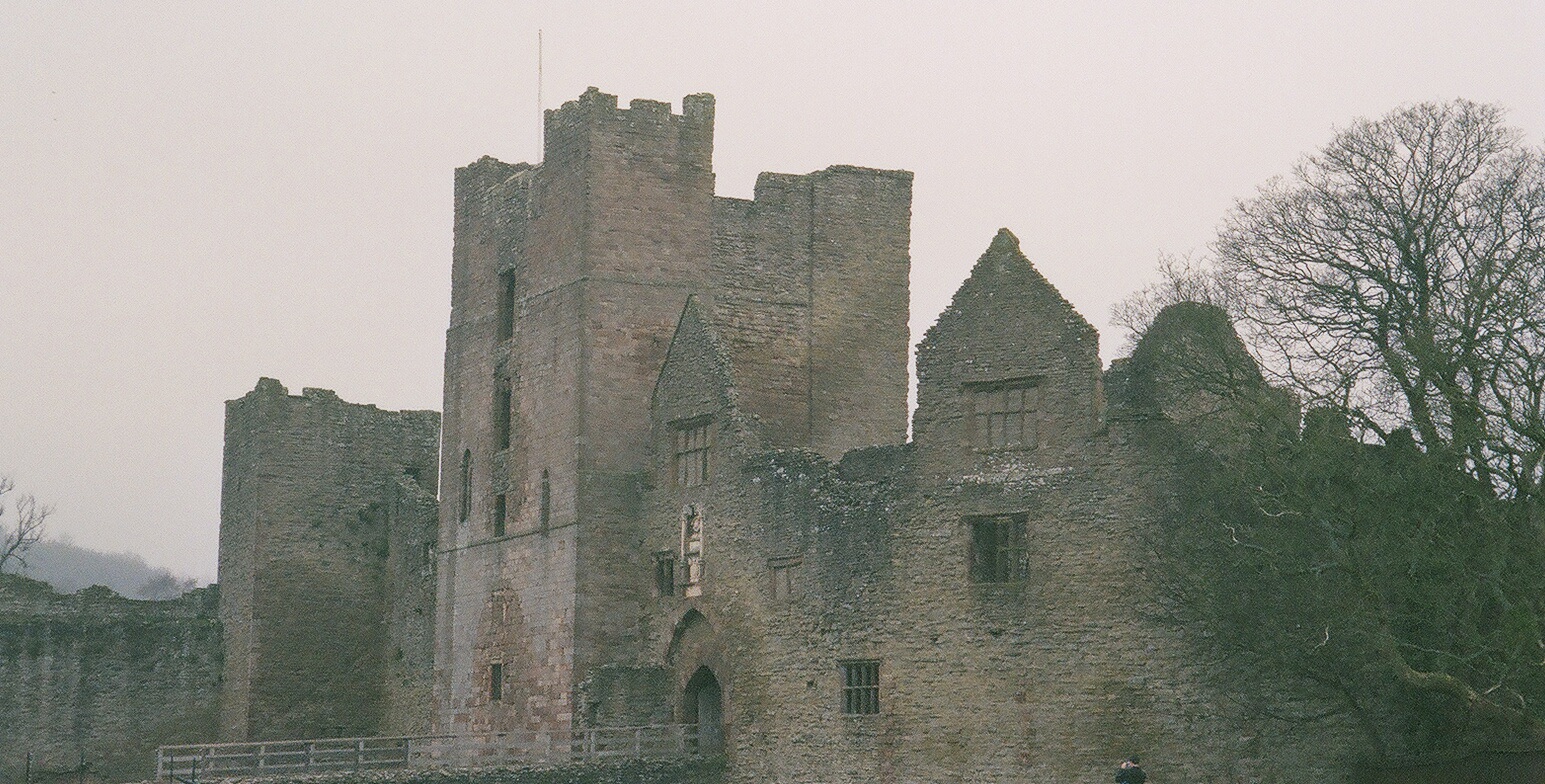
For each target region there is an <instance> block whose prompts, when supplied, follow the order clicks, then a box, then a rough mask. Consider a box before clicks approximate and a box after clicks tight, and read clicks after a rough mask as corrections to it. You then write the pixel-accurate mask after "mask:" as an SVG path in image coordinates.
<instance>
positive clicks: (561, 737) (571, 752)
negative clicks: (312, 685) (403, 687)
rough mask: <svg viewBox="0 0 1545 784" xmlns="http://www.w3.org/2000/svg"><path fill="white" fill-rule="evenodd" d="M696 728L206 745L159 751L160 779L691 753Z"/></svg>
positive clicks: (695, 745) (676, 726) (662, 726)
mask: <svg viewBox="0 0 1545 784" xmlns="http://www.w3.org/2000/svg"><path fill="white" fill-rule="evenodd" d="M697 741H698V738H697V725H695V724H656V725H650V726H646V727H593V728H588V729H576V730H574V731H572V732H560V733H554V732H500V733H488V734H481V735H418V736H411V737H394V738H319V739H312V740H280V741H267V742H261V743H205V744H197V745H188V746H162V747H160V748H159V749H156V779H157V780H158V781H182V782H196V781H205V780H209V779H220V778H230V777H236V776H268V775H294V774H304V773H321V772H325V771H338V770H380V769H385V768H405V767H411V766H430V765H442V766H467V767H476V766H490V765H511V764H522V763H530V762H577V761H585V760H595V759H608V758H615V757H666V756H677V755H683V754H696V753H697V750H698V742H697Z"/></svg>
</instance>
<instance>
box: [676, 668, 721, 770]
mask: <svg viewBox="0 0 1545 784" xmlns="http://www.w3.org/2000/svg"><path fill="white" fill-rule="evenodd" d="M682 718H683V719H685V720H686V723H688V724H696V725H697V750H698V752H699V753H701V754H718V753H719V752H721V751H723V750H724V694H723V691H722V690H721V689H720V688H719V679H718V678H717V677H715V676H714V674H713V670H710V669H708V668H707V667H706V666H704V667H698V668H697V672H694V673H692V677H691V678H690V679H688V680H687V688H686V691H685V693H684V694H683V695H682Z"/></svg>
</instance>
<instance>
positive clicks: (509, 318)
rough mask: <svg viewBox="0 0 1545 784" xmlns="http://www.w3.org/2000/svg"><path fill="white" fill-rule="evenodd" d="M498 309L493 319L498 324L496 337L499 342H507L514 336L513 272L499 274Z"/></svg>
mask: <svg viewBox="0 0 1545 784" xmlns="http://www.w3.org/2000/svg"><path fill="white" fill-rule="evenodd" d="M496 307H497V308H498V309H499V310H498V312H497V313H496V314H495V316H494V318H495V320H496V322H497V324H498V326H497V327H496V328H495V333H496V337H497V338H498V340H500V341H505V340H509V339H510V338H512V337H514V336H515V272H514V271H513V270H505V271H504V272H501V273H499V302H498V304H497V305H496Z"/></svg>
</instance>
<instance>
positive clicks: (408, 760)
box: [402, 738, 413, 767]
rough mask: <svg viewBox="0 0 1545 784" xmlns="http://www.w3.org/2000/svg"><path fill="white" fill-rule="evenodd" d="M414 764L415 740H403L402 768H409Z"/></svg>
mask: <svg viewBox="0 0 1545 784" xmlns="http://www.w3.org/2000/svg"><path fill="white" fill-rule="evenodd" d="M412 764H413V739H412V738H403V740H402V766H403V767H408V766H409V765H412Z"/></svg>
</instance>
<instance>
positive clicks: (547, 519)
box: [538, 468, 553, 531]
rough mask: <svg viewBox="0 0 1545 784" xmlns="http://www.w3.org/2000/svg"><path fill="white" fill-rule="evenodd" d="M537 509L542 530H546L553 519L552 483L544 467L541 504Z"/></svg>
mask: <svg viewBox="0 0 1545 784" xmlns="http://www.w3.org/2000/svg"><path fill="white" fill-rule="evenodd" d="M538 509H539V510H540V511H539V514H540V517H541V521H542V530H543V531H546V530H547V527H548V526H549V525H551V524H552V521H553V483H552V479H551V477H549V476H548V474H547V469H545V468H544V469H542V496H541V505H540V506H539V507H538Z"/></svg>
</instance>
